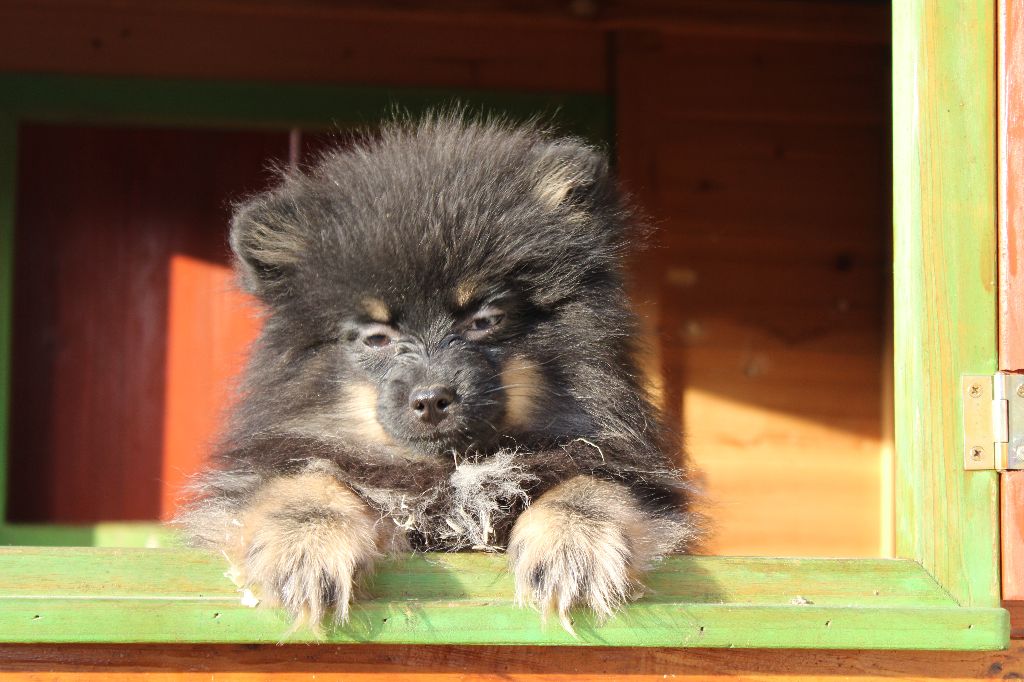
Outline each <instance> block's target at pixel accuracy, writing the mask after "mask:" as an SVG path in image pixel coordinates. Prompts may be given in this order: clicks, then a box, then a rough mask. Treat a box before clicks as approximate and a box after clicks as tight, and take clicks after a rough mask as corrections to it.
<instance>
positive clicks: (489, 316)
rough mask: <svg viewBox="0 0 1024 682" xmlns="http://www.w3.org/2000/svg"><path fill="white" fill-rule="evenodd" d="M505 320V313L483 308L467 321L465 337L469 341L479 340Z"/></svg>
mask: <svg viewBox="0 0 1024 682" xmlns="http://www.w3.org/2000/svg"><path fill="white" fill-rule="evenodd" d="M504 319H505V313H504V312H502V311H501V310H498V309H496V308H484V309H483V310H481V311H479V312H478V313H477V314H476V315H474V316H473V319H471V320H470V321H469V329H467V330H466V336H467V337H468V338H470V339H474V338H481V337H483V336H485V335H487V334H488V333H489V332H491V331H494V329H496V328H497V327H499V326H500V325H501V323H502V321H504Z"/></svg>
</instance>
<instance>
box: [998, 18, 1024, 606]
mask: <svg viewBox="0 0 1024 682" xmlns="http://www.w3.org/2000/svg"><path fill="white" fill-rule="evenodd" d="M998 7H999V53H998V59H999V71H998V97H999V101H998V105H999V111H998V116H999V121H998V126H999V127H998V152H999V369H1001V370H1003V371H1009V372H1014V371H1017V372H1019V371H1022V370H1024V7H1022V6H1021V3H1019V2H1008V1H1007V0H999V5H998ZM1000 497H1001V511H1000V521H1001V531H1000V532H1001V535H1002V569H1003V570H1002V580H1003V598H1004V599H1013V600H1024V472H1019V471H1018V472H1007V473H1005V474H1003V475H1002V476H1001V487H1000Z"/></svg>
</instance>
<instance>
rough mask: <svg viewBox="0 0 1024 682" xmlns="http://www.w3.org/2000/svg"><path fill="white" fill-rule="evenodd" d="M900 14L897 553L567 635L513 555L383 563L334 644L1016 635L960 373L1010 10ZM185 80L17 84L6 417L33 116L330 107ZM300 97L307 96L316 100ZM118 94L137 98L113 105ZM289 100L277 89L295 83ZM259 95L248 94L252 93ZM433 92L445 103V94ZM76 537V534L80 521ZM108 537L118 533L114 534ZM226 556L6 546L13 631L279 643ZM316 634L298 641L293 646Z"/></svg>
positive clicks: (191, 114)
mask: <svg viewBox="0 0 1024 682" xmlns="http://www.w3.org/2000/svg"><path fill="white" fill-rule="evenodd" d="M894 4H895V7H894V12H893V61H894V69H893V100H894V132H893V141H894V145H893V146H894V148H893V161H894V173H893V176H894V179H895V181H894V230H895V236H894V256H895V265H894V268H895V275H894V289H895V294H894V311H895V312H894V314H895V364H896V367H895V369H896V376H895V403H896V415H895V419H896V460H897V463H896V467H897V471H896V480H897V485H896V488H897V491H896V492H897V494H896V499H895V501H894V504H895V509H896V518H897V521H898V528H897V531H898V546H897V557H898V558H896V559H871V560H843V559H773V558H730V557H675V558H672V559H669V560H666V561H665V562H663V563H662V564H661V565H660V566H659V567H658V568H657V570H656V571H655V572H654V573H653V574H652V576H651V578H650V587H651V590H650V592H649V594H648V595H647V596H646V597H645V598H644V599H642V600H640V601H639V602H637V603H636V604H633V605H631V606H630V607H629V608H628V609H626V610H625V611H624V612H623V613H622V614H620V615H618V616H616V617H615V618H613V619H611V620H610V621H609V622H607V623H604V624H598V623H595V622H593V621H592V620H591V619H590V618H589V617H588V616H587V615H586V614H580V615H579V616H578V617H577V620H576V628H577V632H578V638H575V639H574V638H572V637H571V636H570V635H568V634H566V633H564V632H562V631H561V630H560V629H559V628H558V627H554V626H552V627H544V626H542V625H541V623H540V619H539V618H538V616H537V614H535V613H533V612H531V611H529V610H525V609H518V608H516V607H515V606H514V604H513V600H512V594H511V585H510V581H509V578H508V576H507V575H506V573H505V572H504V571H503V570H502V561H501V557H498V556H493V555H482V554H459V555H428V556H422V557H414V558H409V559H403V560H396V561H391V562H387V563H385V564H384V565H383V566H382V567H381V570H380V571H379V573H378V575H377V577H376V578H375V580H374V582H373V584H372V587H371V589H372V593H373V595H374V596H373V598H372V599H369V600H366V601H363V602H360V603H359V604H358V605H357V606H356V607H354V609H353V610H354V615H353V617H352V621H351V622H350V623H349V624H348V625H347V626H345V627H343V628H337V629H335V630H333V631H332V632H330V633H328V635H327V639H328V640H329V641H335V642H389V643H424V644H425V643H434V644H437V643H450V644H552V645H554V644H559V645H566V644H569V645H571V644H603V645H621V646H700V647H730V646H735V647H806V648H861V649H863V648H874V649H897V648H902V649H908V648H919V649H1000V648H1005V647H1006V646H1007V643H1008V637H1009V618H1008V614H1007V613H1006V612H1005V611H1004V610H1002V609H1000V608H998V605H999V585H998V551H999V550H998V527H997V499H996V493H997V479H996V475H995V473H994V472H965V471H964V470H963V466H962V462H961V455H960V439H961V433H960V413H959V411H960V406H959V401H958V399H957V395H958V386H959V378H960V375H961V374H962V373H986V372H991V371H993V370H994V369H995V366H996V362H995V361H996V355H995V353H996V351H995V320H996V306H995V254H996V249H995V234H996V233H995V214H994V211H995V152H994V140H995V136H994V120H995V119H994V116H995V110H994V104H995V102H994V89H993V88H994V81H995V79H994V73H995V72H994V63H993V56H994V50H993V49H992V47H993V39H994V35H995V12H994V8H993V0H949V1H948V2H946V1H945V0H943V1H942V2H939V1H938V0H899V1H898V2H896V3H894ZM40 84H42V85H40ZM55 85H59V86H60V87H56V88H55V87H54V86H55ZM190 87H193V86H192V85H183V84H162V85H160V86H157V85H154V84H147V83H139V82H127V81H117V82H114V83H112V84H111V83H110V82H103V83H101V82H96V81H91V80H86V79H57V80H54V79H35V78H28V79H26V78H20V79H19V78H14V79H7V80H5V81H3V82H2V84H0V88H2V89H0V109H2V113H0V123H2V124H3V125H2V127H0V155H2V157H0V239H2V243H0V254H3V255H2V259H0V267H2V268H3V271H2V273H0V274H2V278H3V279H2V281H0V284H2V287H3V294H2V296H0V325H3V326H0V361H2V362H0V365H2V366H3V370H2V371H3V375H2V376H0V380H2V381H0V408H4V409H0V415H6V414H7V412H6V409H5V408H6V401H7V400H9V396H8V395H7V394H6V393H5V392H4V391H6V390H7V389H6V386H7V381H6V379H7V366H8V363H9V361H10V356H9V335H10V328H9V319H10V300H11V299H10V283H11V267H12V262H11V257H10V253H11V249H10V247H11V238H12V234H13V232H12V231H13V225H12V223H13V217H12V216H13V207H12V198H11V187H12V186H13V184H12V183H13V180H14V177H13V175H14V170H13V169H14V165H13V155H14V152H15V149H14V145H15V137H14V128H13V126H14V124H15V123H16V121H17V120H19V119H20V118H24V117H33V118H47V119H68V118H70V119H74V120H82V119H83V118H84V119H94V120H111V119H116V120H126V119H125V117H127V120H133V121H134V120H137V119H139V118H141V119H145V120H158V119H163V118H166V117H168V116H170V117H171V118H173V119H174V122H175V123H178V124H180V123H181V122H182V121H190V120H191V121H194V122H196V123H206V122H210V121H216V122H220V123H223V122H225V121H229V120H234V121H236V122H239V123H245V124H252V123H253V121H262V122H264V123H266V122H270V121H271V120H273V121H277V122H286V123H290V124H291V123H299V122H303V121H309V122H316V121H319V120H321V117H320V116H318V115H317V113H318V112H319V111H323V109H321V108H319V107H320V106H321V104H323V103H324V102H325V101H324V100H322V99H320V98H319V95H318V96H310V97H309V98H308V99H306V100H301V98H300V100H301V101H302V102H304V103H302V104H295V105H294V106H293V107H292V108H289V107H290V106H291V105H289V104H287V103H284V102H282V101H280V100H275V101H274V102H269V103H268V102H266V101H264V97H263V94H262V93H265V92H266V91H264V90H261V89H260V87H261V86H257V85H238V84H235V85H231V84H221V85H212V84H203V85H200V86H196V87H200V88H201V89H202V88H209V89H210V91H212V92H215V93H216V95H217V97H215V98H213V99H212V100H201V101H196V100H190V98H188V97H181V96H180V95H194V94H195V92H196V91H193V90H190V89H189V88H190ZM225 87H227V88H228V90H225V89H224V88H225ZM288 87H292V86H288ZM295 87H296V90H295V92H296V93H301V92H306V93H307V94H309V93H312V92H313V91H314V90H316V88H313V86H295ZM108 88H112V89H108ZM140 88H141V89H143V90H146V89H151V90H150V94H155V95H156V96H157V97H158V98H157V99H153V98H149V99H148V103H145V104H140V103H139V102H140V100H142V99H145V98H141V97H136V96H134V95H136V94H137V93H138V92H139V89H140ZM164 88H170V90H165V89H164ZM174 88H184V90H179V91H178V95H179V96H177V97H175V96H166V95H161V94H160V93H167V92H173V89H174ZM230 88H238V89H237V90H234V91H232V90H231V89H230ZM306 88H313V89H306ZM118 92H119V93H121V95H133V96H131V97H125V96H122V97H114V93H118ZM275 92H280V89H279V87H278V86H275ZM318 92H321V91H318ZM337 92H338V93H344V94H338V97H340V98H342V99H340V100H334V101H335V102H336V103H337V104H341V105H343V106H344V109H345V110H348V109H350V105H349V104H347V100H344V97H345V96H346V95H347V94H348V93H349V89H345V90H338V91H337ZM246 93H247V94H248V97H245V96H241V95H245V94H246ZM321 94H322V93H321ZM365 94H366V93H365V91H364V95H365ZM421 94H422V93H421ZM232 95H239V96H241V97H237V98H236V97H233V96H232ZM425 96H426V99H425V100H424V101H429V99H430V95H429V93H427V94H426V95H425ZM370 100H372V101H373V102H374V103H375V104H374V106H367V108H366V109H367V111H368V112H369V113H371V114H376V113H377V111H378V110H379V109H377V108H376V104H379V101H378V100H373V98H372V97H371V98H370ZM573 101H575V100H573ZM203 102H205V104H204V103H203ZM211 102H214V104H211ZM318 102H319V103H318ZM582 106H583V107H584V108H586V106H587V105H586V103H582ZM185 108H188V111H184V110H183V109H185ZM268 111H272V114H268V113H267V112H268ZM169 112H173V115H172V114H171V113H169ZM606 132H607V131H606ZM0 435H2V434H0ZM2 470H3V467H2V466H0V472H2ZM36 530H37V529H32V528H27V529H21V530H20V531H19V532H16V533H13V534H10V533H9V535H8V538H9V539H19V538H20V539H22V540H29V541H31V540H32V539H33V537H34V536H33V533H35V531H36ZM62 532H63V533H64V534H65V538H66V539H67V540H68V541H70V542H74V541H75V540H74V536H73V533H74V532H75V531H74V529H64V530H62ZM105 532H108V533H116V532H118V527H110V528H107V530H106V531H105ZM224 568H225V567H224V566H223V562H222V560H221V559H220V558H219V557H216V556H210V555H208V554H205V553H202V552H197V551H193V550H186V549H113V548H108V549H99V548H54V547H9V548H5V549H0V640H5V641H10V642H111V641H116V642H276V641H279V640H281V639H282V638H284V637H285V632H286V630H287V627H288V623H287V621H286V620H285V618H284V616H283V615H282V614H281V613H280V612H278V611H277V610H274V609H261V608H256V609H250V608H247V607H245V606H243V605H242V604H241V603H240V601H239V595H238V593H237V590H236V589H235V587H234V585H232V584H231V583H230V582H229V581H228V580H227V579H226V578H224V577H223V571H224ZM310 637H311V636H310V635H309V634H308V633H303V632H299V633H295V634H293V635H291V636H290V637H289V639H290V640H296V641H303V640H308V639H310Z"/></svg>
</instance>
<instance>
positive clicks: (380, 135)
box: [179, 110, 699, 627]
mask: <svg viewBox="0 0 1024 682" xmlns="http://www.w3.org/2000/svg"><path fill="white" fill-rule="evenodd" d="M643 232H644V230H643V228H642V226H641V225H640V221H637V220H636V219H635V218H634V216H633V211H632V210H631V208H630V207H629V205H628V203H627V202H626V201H625V199H624V197H623V195H622V193H621V192H620V191H619V190H618V188H617V187H616V183H615V181H614V178H613V177H612V176H611V174H610V172H609V168H608V162H607V159H606V158H605V156H604V154H603V153H602V152H601V151H600V150H598V149H595V148H594V147H592V146H591V145H589V144H587V143H585V142H584V141H582V140H579V139H575V138H566V137H557V136H555V135H553V134H552V133H551V132H550V131H549V130H546V129H545V128H543V127H542V126H539V125H536V124H513V123H511V122H507V121H503V120H500V119H475V120H474V119H471V118H469V117H467V116H466V115H465V112H464V111H461V110H455V111H450V112H446V113H440V114H435V115H432V116H427V117H426V118H424V119H421V120H416V121H414V120H410V119H399V120H396V121H393V122H391V123H388V124H386V125H384V126H383V127H382V128H381V129H380V130H378V131H375V132H374V133H373V134H367V135H363V136H361V137H357V138H354V139H352V140H350V141H349V144H348V145H347V146H342V147H339V148H337V149H334V150H330V151H328V152H326V153H325V154H324V155H323V156H322V158H321V159H320V160H319V161H318V163H317V164H316V165H315V166H314V167H311V168H305V169H298V170H290V171H286V172H284V173H283V174H282V177H281V180H280V183H279V184H278V186H277V187H276V188H274V189H272V190H270V191H269V192H265V193H262V194H259V195H256V196H254V197H251V198H250V199H248V200H247V201H244V202H242V203H240V204H239V205H238V206H237V207H236V208H235V213H234V217H233V219H232V225H231V239H230V242H231V247H232V249H233V251H234V253H235V257H236V269H237V271H238V274H239V278H240V281H241V283H242V285H243V286H244V287H245V288H246V290H247V291H249V292H250V293H252V294H253V295H254V296H255V297H257V299H258V300H259V301H260V302H261V303H262V306H263V308H264V313H265V315H264V325H263V328H262V331H261V334H260V337H259V339H258V341H257V342H256V344H255V346H254V348H253V350H252V353H251V355H250V359H249V363H248V366H247V369H246V373H245V379H244V382H243V383H242V385H241V387H240V391H239V395H238V399H237V401H236V406H235V408H234V410H233V413H232V415H231V416H232V418H231V421H230V426H229V428H228V429H227V430H226V432H225V433H224V435H223V438H222V439H221V443H220V445H219V446H218V448H217V450H216V452H215V453H214V455H213V457H212V460H211V462H210V467H209V469H208V470H207V471H206V472H205V473H203V474H202V475H201V476H200V477H199V479H198V480H197V482H196V484H195V486H194V487H193V490H192V501H191V502H190V503H189V504H188V505H187V506H186V508H185V510H184V512H183V513H182V515H181V517H180V519H179V523H180V524H181V525H182V527H183V528H185V530H186V532H187V533H188V535H189V536H190V538H191V540H192V542H193V543H194V544H197V545H200V546H206V547H211V548H213V549H216V550H218V551H221V552H224V553H225V554H226V555H228V556H229V557H230V558H231V561H232V562H234V563H235V564H236V565H237V566H238V568H239V571H240V573H241V574H242V576H243V579H244V582H245V584H246V585H248V586H250V587H251V588H252V589H253V591H254V592H257V593H259V594H260V595H261V598H262V599H264V601H267V602H276V603H281V604H283V605H284V606H286V607H287V608H288V609H289V610H290V611H291V612H292V614H293V615H294V616H295V617H296V618H297V619H300V620H305V621H308V622H311V623H313V624H316V623H319V621H320V620H321V619H322V618H325V617H326V616H327V615H328V614H332V615H333V616H334V617H335V618H336V619H339V620H344V618H345V616H346V614H347V609H348V604H349V601H350V599H351V598H352V594H353V586H354V584H355V583H356V582H357V581H358V579H359V577H360V576H365V575H368V574H369V573H370V571H371V569H372V563H373V560H374V558H375V557H377V556H379V555H380V554H384V553H395V552H403V551H409V550H412V551H420V550H442V551H455V550H463V549H469V548H483V549H488V550H500V549H502V548H504V547H509V552H510V558H511V560H512V568H513V573H514V575H515V576H516V586H517V594H518V598H519V599H520V601H521V602H523V603H533V604H536V605H538V606H539V607H540V608H542V610H544V611H545V612H554V613H557V614H558V616H559V618H560V620H562V622H563V623H566V624H567V623H569V620H568V618H569V616H568V613H569V612H570V610H571V609H572V608H573V607H577V606H580V607H586V608H590V609H592V610H594V611H596V612H597V613H599V614H601V615H602V616H607V615H608V614H610V613H611V612H612V611H613V610H614V609H615V608H617V607H618V606H619V605H621V604H622V603H624V602H625V601H626V600H627V599H629V598H630V597H632V596H634V595H636V594H638V593H639V585H640V581H641V576H642V573H643V572H644V571H645V570H646V568H647V567H648V566H649V565H650V563H651V561H653V560H654V559H655V557H657V556H660V555H662V554H664V553H666V552H669V551H676V550H680V549H685V548H687V547H690V546H692V544H693V543H694V541H695V540H696V538H697V537H698V535H699V532H698V526H699V524H698V523H697V518H698V517H697V516H696V515H695V514H694V512H692V511H691V510H690V509H689V505H690V501H691V499H692V497H693V490H692V486H691V484H690V483H689V481H688V478H687V476H686V474H685V471H684V469H683V467H682V465H681V464H680V463H679V462H680V460H679V457H680V455H679V447H678V442H677V439H676V438H675V437H674V436H673V434H672V432H671V430H670V429H666V428H665V427H664V425H663V424H662V421H661V418H660V415H659V414H658V412H657V410H656V409H655V408H654V407H653V405H652V403H651V401H650V400H649V398H648V396H647V394H646V393H645V391H644V389H643V386H642V384H641V380H640V376H641V373H640V370H639V368H638V365H637V362H636V359H635V355H636V336H637V325H636V322H635V319H634V317H633V314H632V312H631V311H630V307H629V300H628V297H627V295H626V288H625V283H624V282H625V276H624V272H623V268H624V266H623V256H624V255H625V254H626V253H627V252H628V250H629V249H630V248H632V247H633V246H634V245H635V244H636V242H637V241H638V238H639V237H640V236H642V233H643ZM510 543H511V544H510ZM567 627H568V626H567Z"/></svg>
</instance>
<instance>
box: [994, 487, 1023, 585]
mask: <svg viewBox="0 0 1024 682" xmlns="http://www.w3.org/2000/svg"><path fill="white" fill-rule="evenodd" d="M999 479H1000V481H999V483H1000V485H999V496H1000V514H999V524H1000V526H999V532H1000V535H1001V537H1002V549H1003V551H1002V554H1001V556H1002V577H1003V599H1006V600H1013V601H1018V602H1020V601H1024V471H1005V472H1003V473H1002V474H1000V476H999Z"/></svg>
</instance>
